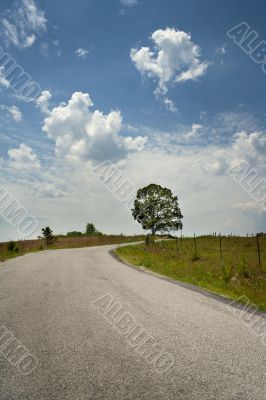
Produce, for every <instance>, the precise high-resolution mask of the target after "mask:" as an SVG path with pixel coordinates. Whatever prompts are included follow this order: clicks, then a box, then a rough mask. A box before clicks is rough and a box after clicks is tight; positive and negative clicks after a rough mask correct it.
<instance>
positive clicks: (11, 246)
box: [7, 240, 16, 253]
mask: <svg viewBox="0 0 266 400" xmlns="http://www.w3.org/2000/svg"><path fill="white" fill-rule="evenodd" d="M15 249H16V243H15V242H13V241H12V240H11V241H10V242H9V243H8V245H7V250H8V251H9V252H10V253H13V251H14V250H15Z"/></svg>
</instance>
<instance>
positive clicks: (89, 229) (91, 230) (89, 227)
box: [86, 222, 97, 235]
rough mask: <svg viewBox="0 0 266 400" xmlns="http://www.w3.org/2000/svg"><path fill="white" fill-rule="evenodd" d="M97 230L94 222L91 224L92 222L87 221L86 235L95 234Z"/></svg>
mask: <svg viewBox="0 0 266 400" xmlns="http://www.w3.org/2000/svg"><path fill="white" fill-rule="evenodd" d="M96 232H97V230H96V228H95V226H94V224H91V223H90V222H88V223H87V225H86V235H93V234H95V233H96Z"/></svg>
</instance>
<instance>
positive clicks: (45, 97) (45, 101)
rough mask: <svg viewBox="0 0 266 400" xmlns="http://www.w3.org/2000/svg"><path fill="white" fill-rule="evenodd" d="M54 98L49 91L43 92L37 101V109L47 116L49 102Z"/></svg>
mask: <svg viewBox="0 0 266 400" xmlns="http://www.w3.org/2000/svg"><path fill="white" fill-rule="evenodd" d="M51 98H52V93H51V92H49V90H43V91H42V92H41V94H40V96H39V97H38V98H37V99H36V105H37V107H38V108H39V109H40V110H41V111H42V112H43V113H46V114H49V112H50V110H49V101H50V100H51Z"/></svg>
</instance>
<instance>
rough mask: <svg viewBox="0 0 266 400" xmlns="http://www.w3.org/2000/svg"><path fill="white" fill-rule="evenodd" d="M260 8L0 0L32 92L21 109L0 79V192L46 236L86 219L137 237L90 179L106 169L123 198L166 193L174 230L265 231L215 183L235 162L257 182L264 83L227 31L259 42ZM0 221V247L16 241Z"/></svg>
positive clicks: (239, 198)
mask: <svg viewBox="0 0 266 400" xmlns="http://www.w3.org/2000/svg"><path fill="white" fill-rule="evenodd" d="M265 11H266V5H265V2H263V1H256V2H253V3H251V2H245V3H243V2H242V1H240V0H239V1H234V2H232V1H229V0H226V1H223V2H221V1H213V0H212V1H207V0H204V1H201V2H200V1H196V0H193V1H192V0H187V1H177V0H164V1H162V0H139V1H134V0H121V1H120V0H91V1H90V0H75V1H70V0H68V1H64V2H62V1H59V0H54V1H52V2H51V1H48V0H39V1H37V0H34V1H33V0H21V1H13V0H12V1H10V0H9V1H7V0H0V12H1V21H2V22H1V29H0V37H1V42H0V44H1V46H2V48H3V51H4V52H6V53H7V54H8V55H9V56H10V57H13V59H14V60H15V61H16V63H17V65H20V66H21V67H22V68H23V69H24V70H25V71H26V72H27V73H28V74H29V75H30V76H31V78H32V80H34V81H36V82H37V83H38V84H39V85H40V88H41V92H40V93H39V95H38V96H37V98H36V99H34V100H33V101H31V102H25V99H23V98H21V96H18V95H17V93H15V92H14V90H13V88H12V85H11V84H9V83H8V82H6V81H5V80H4V77H5V70H4V69H0V107H1V108H0V143H1V145H0V169H1V178H0V184H1V185H3V186H4V187H5V188H7V189H8V190H9V192H10V193H12V195H13V196H14V197H15V198H16V199H18V200H19V201H20V202H21V204H23V206H24V207H26V208H27V209H28V210H29V211H30V212H31V213H32V214H33V215H35V216H36V218H37V220H38V221H39V222H40V226H43V225H50V226H51V227H52V228H53V229H54V230H55V231H56V232H66V231H69V230H73V229H83V227H84V225H85V223H86V222H87V220H92V221H93V222H95V223H96V225H97V226H98V227H99V229H101V230H103V231H105V232H118V233H120V232H125V233H127V232H128V233H133V232H138V231H139V228H138V227H137V226H136V225H135V224H134V223H133V222H132V218H131V216H130V212H129V210H128V209H127V208H126V207H125V206H124V205H123V204H121V202H120V201H119V200H118V199H117V198H116V197H115V196H114V195H113V194H112V193H110V191H108V190H106V188H105V187H103V185H100V184H99V182H97V181H96V180H95V177H93V176H92V175H91V173H90V171H91V169H92V168H93V167H95V165H97V163H98V164H99V163H100V162H104V161H106V160H111V161H112V162H113V163H114V165H115V167H116V168H118V169H119V170H120V171H121V173H122V174H123V176H124V177H125V179H129V180H130V181H132V182H134V185H135V186H136V187H137V188H138V187H139V186H141V185H144V184H148V183H150V182H158V183H160V184H162V185H167V186H168V187H170V188H171V189H172V190H173V192H174V193H176V194H177V195H178V196H179V197H180V204H181V206H182V211H183V214H184V217H185V218H184V231H185V233H187V234H191V233H193V232H194V231H196V232H198V233H208V232H213V231H222V232H224V233H230V232H234V233H246V232H249V231H250V232H257V231H261V230H265V221H266V218H265V211H263V209H262V207H261V205H260V204H258V203H256V201H255V200H254V198H253V197H252V196H251V195H250V193H248V190H244V189H243V188H242V187H241V186H240V185H238V184H237V183H236V182H235V181H234V180H233V179H232V178H231V177H230V176H228V173H227V171H228V169H229V168H230V167H232V166H234V165H237V163H239V162H241V161H247V162H248V163H249V166H250V168H253V169H254V170H255V171H256V173H257V176H258V177H260V179H261V180H263V179H264V178H265V170H266V166H265V157H264V154H265V149H266V139H265V129H266V127H265V125H266V119H265V116H266V109H265V106H266V91H265V90H264V86H265V83H266V74H265V73H264V72H263V71H262V68H261V65H260V64H259V63H255V62H254V61H253V60H252V59H251V57H250V56H249V55H248V54H246V53H245V52H244V51H243V50H242V49H241V48H240V46H238V45H237V44H236V43H234V41H233V39H232V38H230V37H229V36H228V35H227V31H228V30H229V29H232V28H233V27H234V26H236V25H238V24H240V23H242V22H243V21H244V22H245V23H247V24H248V25H249V26H250V28H251V29H252V30H254V31H255V32H256V33H257V36H258V37H257V43H258V44H259V43H260V42H261V41H263V40H266V27H265V22H264V15H265ZM243 37H244V36H243ZM0 57H1V56H0ZM1 65H2V64H1V58H0V68H1ZM1 74H2V80H1ZM71 99H72V100H71ZM110 210H111V212H110ZM0 221H1V222H0V234H1V238H2V239H3V240H8V239H10V238H11V237H13V238H16V237H19V234H18V232H17V230H16V229H15V228H14V227H11V226H10V224H9V223H8V221H6V220H5V219H4V218H3V217H1V220H0ZM263 228H264V229H263Z"/></svg>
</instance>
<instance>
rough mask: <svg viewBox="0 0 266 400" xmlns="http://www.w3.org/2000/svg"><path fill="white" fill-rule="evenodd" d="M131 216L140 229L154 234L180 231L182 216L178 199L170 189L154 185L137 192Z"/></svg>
mask: <svg viewBox="0 0 266 400" xmlns="http://www.w3.org/2000/svg"><path fill="white" fill-rule="evenodd" d="M132 215H133V217H134V219H135V220H137V221H138V222H139V223H140V224H141V225H142V228H143V229H145V230H151V233H152V235H155V233H156V232H158V231H161V232H169V231H177V230H178V229H182V227H183V225H182V222H181V219H182V218H183V215H182V214H181V210H180V208H179V205H178V198H177V196H174V195H173V193H172V192H171V190H170V189H167V188H163V187H162V186H160V185H156V184H154V183H152V184H150V185H148V186H146V187H143V188H141V189H139V190H138V192H137V196H136V199H135V202H134V208H133V209H132Z"/></svg>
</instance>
